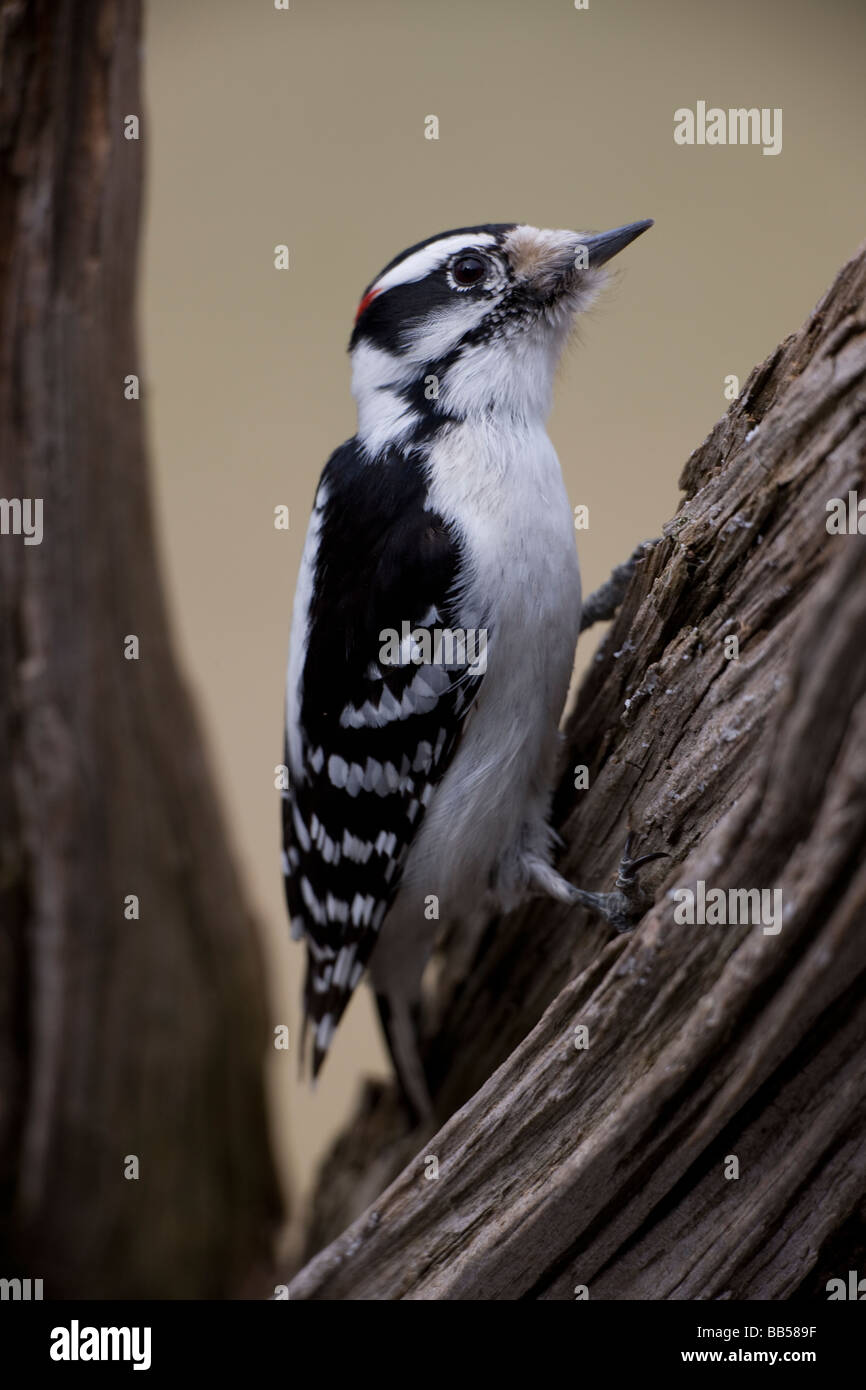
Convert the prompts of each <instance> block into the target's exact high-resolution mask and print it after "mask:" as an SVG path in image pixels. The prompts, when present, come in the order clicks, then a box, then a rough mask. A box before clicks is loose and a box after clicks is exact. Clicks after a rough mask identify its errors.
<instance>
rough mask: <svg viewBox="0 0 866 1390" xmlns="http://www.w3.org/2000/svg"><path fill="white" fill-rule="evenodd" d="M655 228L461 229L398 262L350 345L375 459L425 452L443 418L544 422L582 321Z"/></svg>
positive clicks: (382, 279)
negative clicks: (623, 258)
mask: <svg viewBox="0 0 866 1390" xmlns="http://www.w3.org/2000/svg"><path fill="white" fill-rule="evenodd" d="M651 226H652V222H651V221H645V222H632V223H630V224H629V225H628V226H624V227H616V228H614V229H613V230H612V231H609V232H597V233H580V232H571V231H550V230H544V229H541V228H539V227H529V226H525V225H521V224H515V223H510V222H509V223H497V224H493V225H488V226H483V227H463V228H460V229H459V230H457V231H451V232H443V233H442V234H441V235H439V236H436V237H431V238H430V239H429V240H428V241H422V242H420V243H419V244H418V245H417V246H410V247H409V249H408V250H407V251H404V252H403V253H402V254H401V255H400V256H397V257H396V258H395V259H394V260H393V261H391V262H390V264H389V265H387V266H386V267H385V269H384V270H383V271H382V272H381V274H380V275H379V276H377V278H376V279H375V280H373V281H372V283H371V284H370V285H368V287H367V289H366V290H365V291H364V294H363V296H362V298H361V302H360V304H359V306H358V312H357V316H356V319H355V328H354V331H353V333H352V338H351V342H350V344H349V350H350V352H351V355H352V392H353V394H354V396H355V399H356V401H357V405H358V433H359V437H360V439H361V442H362V443H363V445H364V447H365V449H366V450H367V452H368V454H375V453H378V452H379V450H381V449H383V448H385V447H387V446H389V445H394V444H396V445H398V446H401V447H404V448H405V447H411V446H412V445H413V444H422V443H423V442H424V441H425V440H426V439H429V438H430V436H431V434H432V433H433V432H434V431H435V430H437V429H438V428H440V427H441V425H442V424H443V422H444V421H447V420H464V419H467V418H470V417H473V416H477V417H479V418H485V417H490V416H491V415H495V414H500V413H504V414H505V415H507V416H510V417H512V418H514V419H526V420H531V419H534V418H541V419H543V418H544V417H545V416H546V414H547V412H548V410H549V409H550V401H551V393H552V384H553V376H554V372H555V369H556V364H557V362H558V360H559V356H560V353H561V351H562V348H563V346H564V344H565V341H566V339H567V337H568V334H569V331H570V329H571V327H572V324H573V322H574V319H575V316H576V315H577V314H578V313H580V312H582V311H583V310H585V309H587V308H588V307H589V305H590V304H591V303H592V301H593V300H594V298H595V296H596V295H597V293H598V291H599V289H600V288H601V287H602V285H603V284H604V281H605V278H606V274H607V272H606V271H605V270H604V268H603V267H604V266H605V265H606V263H607V262H608V261H609V260H610V259H611V258H612V257H613V256H615V255H616V254H617V252H618V251H621V250H622V249H623V248H624V247H625V246H628V244H629V242H631V241H634V239H635V237H637V236H640V234H641V232H644V231H646V229H647V228H648V227H651Z"/></svg>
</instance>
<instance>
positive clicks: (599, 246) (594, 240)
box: [580, 217, 653, 270]
mask: <svg viewBox="0 0 866 1390" xmlns="http://www.w3.org/2000/svg"><path fill="white" fill-rule="evenodd" d="M652 224H653V219H652V218H651V217H648V218H647V219H646V221H644V222H629V223H627V225H626V226H625V227H614V228H613V230H612V231H610V232H594V233H593V234H592V235H591V236H582V237H581V238H580V245H581V246H585V247H586V250H587V253H588V259H589V265H590V267H591V268H592V269H593V270H594V269H595V268H596V267H597V266H600V265H604V263H605V262H606V261H609V260H610V259H611V258H612V257H613V256H616V255H618V254H619V252H620V251H622V250H624V249H625V247H626V246H628V245H629V243H630V242H632V241H634V239H635V237H639V236H640V235H641V233H642V232H645V231H646V230H647V228H648V227H651V226H652Z"/></svg>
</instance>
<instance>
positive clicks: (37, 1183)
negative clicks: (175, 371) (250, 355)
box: [0, 0, 279, 1297]
mask: <svg viewBox="0 0 866 1390" xmlns="http://www.w3.org/2000/svg"><path fill="white" fill-rule="evenodd" d="M140 44H141V25H140V10H139V4H138V3H137V0H80V3H73V0H0V152H2V162H3V181H2V185H0V460H2V480H0V488H2V492H3V496H4V497H5V498H6V499H13V498H18V499H22V498H31V499H36V498H41V499H43V506H44V512H43V515H44V539H43V541H42V543H41V544H40V545H32V546H31V545H27V546H25V544H24V542H23V537H22V536H20V535H17V536H16V535H14V534H7V535H2V536H0V566H2V590H0V607H2V613H0V778H2V794H0V913H2V924H3V932H2V961H0V1094H2V1112H0V1171H2V1182H0V1192H2V1198H0V1201H2V1237H3V1255H2V1273H3V1274H4V1276H7V1277H9V1276H12V1275H15V1274H18V1275H23V1276H27V1275H30V1276H32V1277H41V1278H43V1279H44V1292H45V1297H52V1296H76V1297H101V1296H106V1295H110V1296H112V1297H127V1296H143V1297H148V1296H150V1297H155V1296H159V1297H193V1296H197V1297H203V1296H225V1295H228V1294H237V1293H241V1292H252V1291H258V1290H262V1289H264V1288H267V1287H268V1283H269V1274H268V1270H269V1264H270V1250H271V1242H272V1239H273V1236H274V1231H275V1225H276V1222H277V1220H278V1217H279V1199H278V1193H277V1187H276V1182H275V1176H274V1171H273V1167H272V1162H271V1157H270V1151H269V1144H268V1134H267V1125H266V1113H265V1103H264V1094H263V1080H262V1062H263V1057H264V1049H265V1047H266V1044H267V1035H268V1033H269V1031H270V1024H269V1021H268V1017H267V1011H266V1006H265V996H264V988H263V979H262V970H261V965H260V960H259V953H258V945H257V936H256V932H255V929H254V923H253V920H252V916H251V913H250V910H249V908H248V906H247V903H246V901H245V899H244V897H243V894H242V892H241V888H240V885H239V882H238V877H237V874H236V872H235V868H234V865H233V862H232V854H231V851H230V849H229V846H228V844H227V840H226V834H225V829H224V826H223V823H222V819H221V816H220V814H219V811H218V809H217V805H216V798H215V795H214V788H213V783H212V781H211V777H210V775H209V772H208V768H207V765H206V760H205V756H204V751H203V747H202V740H201V735H200V732H199V729H198V726H197V724H196V721H195V718H194V716H193V712H192V709H191V705H190V701H189V698H188V695H187V693H186V690H185V688H184V685H183V682H182V680H181V677H180V675H179V673H178V669H177V664H176V662H175V658H174V655H173V651H172V646H171V641H170V636H169V627H168V622H167V618H166V611H165V605H164V601H163V596H162V591H161V585H160V580H159V575H158V572H157V564H156V548H155V540H154V531H153V522H152V517H151V503H150V497H149V491H148V479H147V470H146V456H145V446H144V427H143V417H142V411H143V409H144V404H143V400H128V399H125V395H124V379H125V378H126V377H127V376H128V375H129V374H131V373H135V374H138V376H139V377H140V378H141V379H142V382H143V369H142V363H141V360H140V357H139V352H138V346H137V341H136V333H135V313H134V308H135V271H136V260H137V249H138V229H139V207H140V199H141V162H142V141H141V140H129V139H126V138H124V117H125V116H127V115H128V114H135V115H138V116H141V115H142V104H141V93H140V86H139V73H138V63H139V49H140ZM143 384H144V383H143ZM143 396H144V397H146V390H145V391H144V392H143ZM130 635H135V636H136V637H137V638H138V641H139V644H140V657H139V659H138V660H127V659H125V643H126V639H127V638H128V636H130ZM133 894H134V895H137V897H138V899H139V902H140V916H139V918H138V919H137V920H135V919H128V918H127V916H126V915H125V904H126V901H127V899H128V897H129V895H133ZM133 1155H134V1156H135V1157H137V1159H138V1163H139V1172H140V1176H139V1177H138V1179H137V1180H135V1179H132V1178H128V1177H126V1176H125V1173H128V1172H131V1171H132V1168H131V1165H130V1163H129V1157H130V1156H133Z"/></svg>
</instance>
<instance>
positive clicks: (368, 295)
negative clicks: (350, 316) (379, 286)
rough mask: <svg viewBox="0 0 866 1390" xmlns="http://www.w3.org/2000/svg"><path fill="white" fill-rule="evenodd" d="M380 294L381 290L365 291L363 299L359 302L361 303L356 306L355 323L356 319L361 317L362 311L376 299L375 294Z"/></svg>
mask: <svg viewBox="0 0 866 1390" xmlns="http://www.w3.org/2000/svg"><path fill="white" fill-rule="evenodd" d="M381 293H382V291H381V290H368V291H367V293H366V294H365V295H364V298H363V299H362V300H361V303H360V304H359V305H358V312H357V314H356V315H355V322H356V323H357V322H358V319H359V318H360V317H361V315H362V314H363V312H364V310H365V309H366V308H367V305H368V304H372V302H373V300H374V299H375V298H376V295H377V294H381Z"/></svg>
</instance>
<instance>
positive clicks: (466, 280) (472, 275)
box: [451, 251, 487, 285]
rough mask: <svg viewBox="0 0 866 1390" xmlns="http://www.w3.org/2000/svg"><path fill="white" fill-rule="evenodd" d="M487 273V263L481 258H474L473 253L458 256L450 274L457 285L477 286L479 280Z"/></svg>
mask: <svg viewBox="0 0 866 1390" xmlns="http://www.w3.org/2000/svg"><path fill="white" fill-rule="evenodd" d="M486 273H487V262H486V261H485V260H484V258H483V256H476V255H475V254H474V252H471V251H470V252H468V253H467V254H466V255H463V256H458V257H457V259H456V261H454V263H453V265H452V266H451V274H452V275H453V276H454V279H455V281H456V283H457V284H458V285H477V284H478V282H479V280H483V279H484V276H485V275H486Z"/></svg>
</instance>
